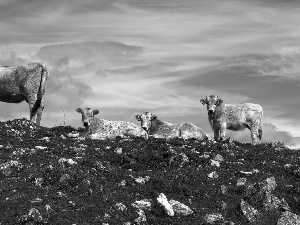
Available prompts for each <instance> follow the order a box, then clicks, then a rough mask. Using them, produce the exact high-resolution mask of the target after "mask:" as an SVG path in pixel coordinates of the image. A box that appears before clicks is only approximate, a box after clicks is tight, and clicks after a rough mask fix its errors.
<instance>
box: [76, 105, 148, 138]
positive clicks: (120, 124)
mask: <svg viewBox="0 0 300 225" xmlns="http://www.w3.org/2000/svg"><path fill="white" fill-rule="evenodd" d="M76 111H77V112H78V113H81V115H82V123H83V126H84V127H85V131H84V133H83V134H81V136H84V137H90V138H92V139H106V138H109V139H110V138H115V137H116V136H121V137H123V136H131V137H134V136H144V137H145V136H146V135H147V134H146V132H145V131H144V130H143V129H142V128H141V127H139V126H137V125H135V124H134V123H130V122H124V121H108V120H104V119H100V118H96V117H95V115H96V114H98V113H99V110H93V109H91V108H85V109H81V108H78V109H76Z"/></svg>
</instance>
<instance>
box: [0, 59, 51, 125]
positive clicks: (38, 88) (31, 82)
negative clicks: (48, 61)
mask: <svg viewBox="0 0 300 225" xmlns="http://www.w3.org/2000/svg"><path fill="white" fill-rule="evenodd" d="M48 76H49V73H48V69H47V67H46V66H45V64H44V63H42V62H30V63H28V64H25V65H23V66H17V67H7V66H0V101H2V102H7V103H20V102H23V101H26V102H27V103H28V104H29V109H30V121H31V122H34V123H36V124H37V125H40V122H41V117H42V113H43V109H44V105H43V95H44V93H45V89H46V85H47V79H48Z"/></svg>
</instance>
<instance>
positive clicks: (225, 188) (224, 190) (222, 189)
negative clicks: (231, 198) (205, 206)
mask: <svg viewBox="0 0 300 225" xmlns="http://www.w3.org/2000/svg"><path fill="white" fill-rule="evenodd" d="M227 191H228V188H227V186H226V185H221V192H222V194H226V193H227Z"/></svg>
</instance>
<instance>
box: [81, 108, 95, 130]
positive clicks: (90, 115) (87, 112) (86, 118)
mask: <svg viewBox="0 0 300 225" xmlns="http://www.w3.org/2000/svg"><path fill="white" fill-rule="evenodd" d="M76 111H77V112H78V113H81V115H82V123H83V126H84V127H89V126H90V125H91V124H92V122H93V120H94V115H96V114H98V113H99V110H93V109H91V108H85V109H81V108H78V109H76Z"/></svg>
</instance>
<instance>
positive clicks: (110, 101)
mask: <svg viewBox="0 0 300 225" xmlns="http://www.w3.org/2000/svg"><path fill="white" fill-rule="evenodd" d="M0 27H1V32H0V65H8V66H18V65H22V64H24V63H26V62H30V61H43V62H45V63H46V65H47V67H48V69H49V72H50V76H49V79H48V84H47V89H46V93H45V95H44V103H45V109H44V112H43V117H42V121H41V125H42V126H46V127H53V126H58V125H71V126H74V127H80V126H82V124H81V116H80V115H79V114H78V113H77V112H76V108H78V107H81V108H85V107H91V108H94V109H98V110H99V111H100V113H99V115H98V116H99V117H100V118H103V119H107V120H123V121H129V122H133V123H136V124H139V122H138V121H136V120H135V119H134V115H136V114H139V113H141V112H143V111H149V112H152V113H154V114H155V115H156V116H157V117H158V118H159V119H161V120H163V121H167V122H171V123H181V122H192V123H194V124H195V125H197V126H199V127H201V128H202V129H203V131H204V132H205V133H207V134H209V135H210V136H212V134H213V132H212V129H211V127H210V125H209V123H208V119H207V111H206V107H205V106H203V105H202V104H201V103H200V102H199V100H200V99H202V98H205V96H206V95H212V94H213V95H218V96H219V97H220V98H221V99H222V100H223V101H224V102H226V103H230V104H241V103H245V102H251V103H257V104H260V105H261V106H262V107H263V110H264V118H263V139H262V141H263V142H274V141H283V142H284V143H286V144H287V145H289V146H293V147H295V148H297V147H299V148H300V129H299V128H300V119H299V118H300V104H299V103H300V101H299V98H300V39H299V36H300V2H299V1H298V0H252V1H247V0H227V1H224V0H201V1H199V0H185V1H181V0H85V1H82V0H52V1H48V0H28V1H23V0H1V1H0ZM0 109H1V110H0V121H6V120H12V119H15V118H20V117H26V118H29V107H28V104H27V103H26V102H24V103H20V104H8V103H0ZM227 135H228V136H231V137H232V138H234V139H236V140H239V141H243V142H250V141H251V138H250V132H249V130H245V131H241V132H232V131H228V132H227Z"/></svg>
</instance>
